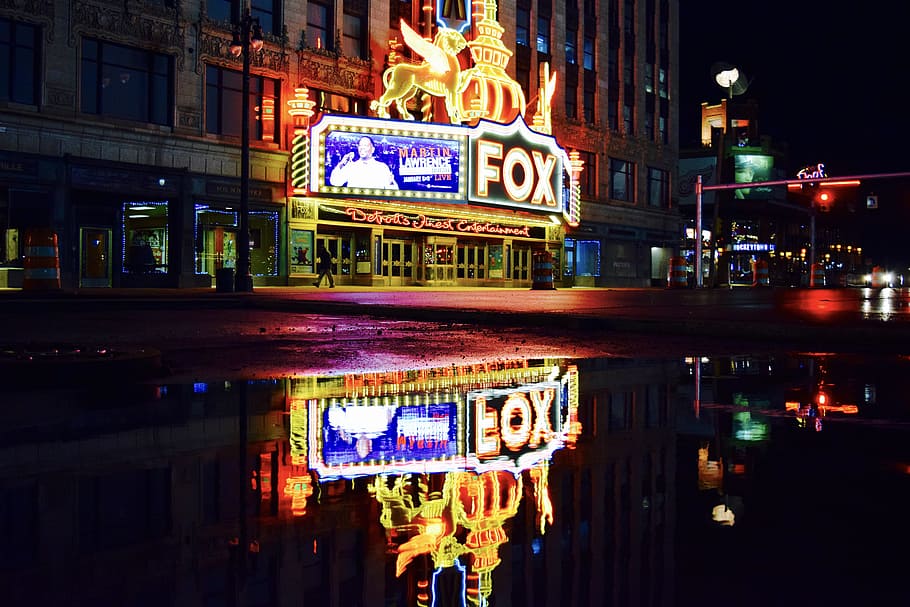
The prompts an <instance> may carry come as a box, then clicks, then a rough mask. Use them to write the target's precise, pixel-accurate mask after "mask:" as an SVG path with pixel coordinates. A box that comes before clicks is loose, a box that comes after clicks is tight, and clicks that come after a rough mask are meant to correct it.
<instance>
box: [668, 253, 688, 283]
mask: <svg viewBox="0 0 910 607" xmlns="http://www.w3.org/2000/svg"><path fill="white" fill-rule="evenodd" d="M688 286H689V280H688V277H687V276H686V258H685V257H671V258H670V262H669V267H668V269H667V288H668V289H679V288H683V289H684V288H686V287H688Z"/></svg>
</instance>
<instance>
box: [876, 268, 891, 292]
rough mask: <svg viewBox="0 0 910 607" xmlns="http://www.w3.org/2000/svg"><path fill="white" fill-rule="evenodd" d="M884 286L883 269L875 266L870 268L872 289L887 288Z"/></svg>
mask: <svg viewBox="0 0 910 607" xmlns="http://www.w3.org/2000/svg"><path fill="white" fill-rule="evenodd" d="M887 286H888V285H887V284H885V268H883V267H881V266H875V267H873V268H872V288H873V289H881V288H882V287H887Z"/></svg>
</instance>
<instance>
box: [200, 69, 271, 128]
mask: <svg viewBox="0 0 910 607" xmlns="http://www.w3.org/2000/svg"><path fill="white" fill-rule="evenodd" d="M205 91H206V94H205V131H206V132H207V133H211V134H213V135H226V136H228V137H240V130H241V125H240V114H241V112H242V106H241V105H240V104H241V100H242V98H243V75H242V74H241V72H235V71H233V70H226V69H223V68H220V67H215V66H213V65H209V66H206V68H205ZM248 103H249V104H250V140H258V141H270V142H271V141H275V142H276V143H277V142H278V140H279V139H280V133H281V125H280V124H279V120H280V115H281V112H275V113H273V116H274V120H262V119H261V116H260V113H261V112H260V108H263V107H272V108H275V107H281V82H280V81H279V80H273V79H272V78H265V77H262V76H250V98H249V100H248Z"/></svg>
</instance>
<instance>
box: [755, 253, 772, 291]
mask: <svg viewBox="0 0 910 607" xmlns="http://www.w3.org/2000/svg"><path fill="white" fill-rule="evenodd" d="M752 286H753V287H768V286H771V280H770V278H769V277H768V262H767V261H765V260H764V259H756V260H755V262H753V264H752Z"/></svg>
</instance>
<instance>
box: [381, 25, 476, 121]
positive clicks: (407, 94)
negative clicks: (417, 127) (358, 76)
mask: <svg viewBox="0 0 910 607" xmlns="http://www.w3.org/2000/svg"><path fill="white" fill-rule="evenodd" d="M401 34H402V37H403V38H404V41H405V43H406V44H407V45H408V46H409V47H410V48H411V49H412V50H413V51H414V52H416V53H418V54H419V55H420V56H421V57H423V58H424V61H423V62H422V63H416V64H415V63H398V64H396V65H393V66H391V67H389V68H388V69H386V71H385V72H383V74H382V81H383V84H384V86H385V92H383V94H382V96H381V97H380V98H379V99H377V100H375V101H373V102H372V103H371V104H370V109H372V110H373V111H375V112H376V115H377V116H379V117H380V118H389V106H390V105H392V104H393V103H394V104H395V107H396V108H397V109H398V114H399V116H400V117H401V118H402V119H404V120H414V116H413V115H412V114H411V113H410V112H408V109H407V103H408V101H410V99H411V98H412V97H414V95H416V94H417V92H418V91H423V92H424V93H427V94H429V95H432V96H434V97H444V98H445V104H446V111H447V112H448V114H449V120H450V122H452V123H453V124H460V123H461V122H462V120H463V118H462V110H461V99H460V97H459V96H460V94H461V92H462V90H463V89H464V84H463V82H462V78H461V65H460V64H459V62H458V53H460V52H461V51H462V50H464V48H465V47H467V45H468V43H467V41H466V40H465V39H464V36H462V35H461V33H460V32H458V31H456V30H453V29H449V28H440V29H439V30H438V31H437V32H436V36H435V37H434V38H433V42H429V41H428V40H425V39H424V38H423V37H421V36H420V34H418V33H417V32H416V31H414V30H413V29H411V27H410V26H409V25H408V24H407V23H405V21H404V20H403V19H402V20H401Z"/></svg>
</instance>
